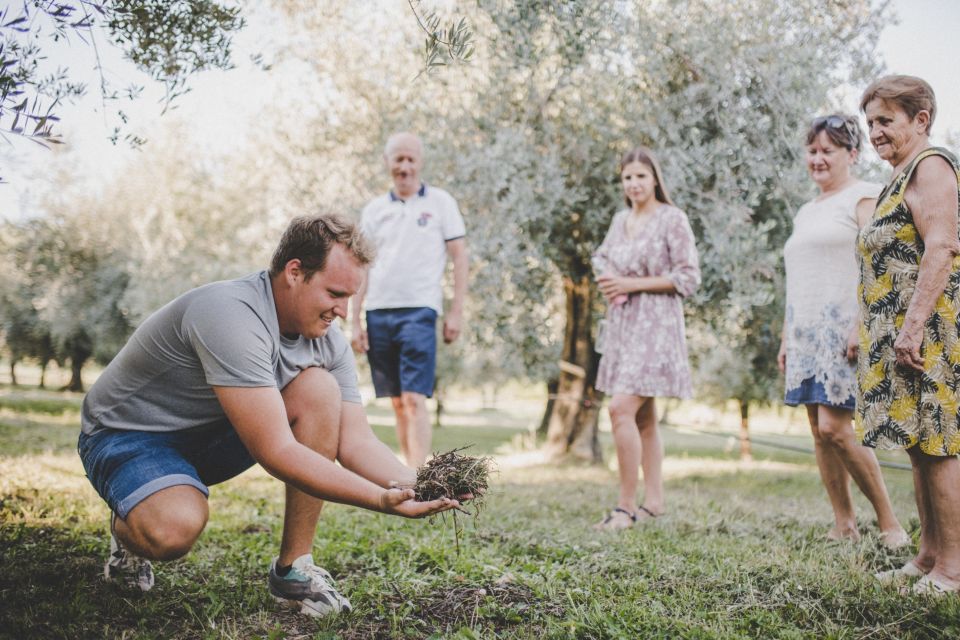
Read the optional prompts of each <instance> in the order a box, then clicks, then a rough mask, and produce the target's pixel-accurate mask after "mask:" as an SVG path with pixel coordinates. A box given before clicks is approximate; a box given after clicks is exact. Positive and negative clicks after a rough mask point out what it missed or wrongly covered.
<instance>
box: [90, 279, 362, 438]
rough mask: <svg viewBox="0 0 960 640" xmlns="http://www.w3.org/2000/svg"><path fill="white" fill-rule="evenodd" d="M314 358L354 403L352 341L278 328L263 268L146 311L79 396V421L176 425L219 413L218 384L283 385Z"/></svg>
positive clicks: (152, 427) (336, 334)
mask: <svg viewBox="0 0 960 640" xmlns="http://www.w3.org/2000/svg"><path fill="white" fill-rule="evenodd" d="M309 367H320V368H323V369H326V370H327V371H329V372H330V373H331V374H332V375H333V376H334V378H336V380H337V382H338V383H339V384H340V393H341V397H342V398H343V400H344V401H345V402H360V391H359V390H358V388H357V371H356V365H355V362H354V358H353V352H352V351H351V350H350V343H349V341H348V340H347V339H346V337H344V335H343V333H342V332H341V330H340V328H339V327H338V326H337V325H332V326H331V327H330V329H329V330H328V331H327V333H326V335H324V336H323V337H321V338H315V339H313V340H306V339H304V338H303V337H302V336H297V337H296V338H287V337H285V336H282V335H281V334H280V327H279V324H278V321H277V311H276V307H275V306H274V301H273V290H272V289H271V287H270V276H269V275H268V274H267V272H266V271H261V272H259V273H254V274H251V275H249V276H246V277H244V278H239V279H237V280H226V281H223V282H214V283H213V284H208V285H206V286H203V287H199V288H197V289H193V290H192V291H188V292H187V293H185V294H183V295H182V296H180V297H178V298H176V299H175V300H173V301H172V302H170V303H169V304H167V305H166V306H164V307H162V308H161V309H159V310H158V311H156V312H154V313H153V315H151V316H150V317H149V318H147V319H146V320H145V321H144V322H143V324H142V325H140V327H139V328H138V329H137V330H136V331H135V332H134V333H133V335H132V336H131V337H130V340H129V341H128V342H127V344H126V345H125V346H124V347H123V349H121V350H120V353H118V354H117V357H115V358H114V359H113V361H112V362H111V363H110V364H109V366H107V368H106V369H104V371H103V373H102V374H101V375H100V378H99V379H98V380H97V381H96V383H94V385H93V387H91V388H90V392H89V393H87V396H86V398H84V401H83V410H82V412H81V415H80V421H81V428H82V429H83V432H84V433H87V434H90V433H93V432H94V431H95V430H97V429H99V428H102V427H109V428H112V429H130V430H134V431H177V430H180V429H189V428H191V427H198V426H202V425H206V424H210V423H211V422H215V421H219V420H223V419H225V418H226V414H225V413H224V411H223V407H221V406H220V401H219V400H217V397H216V395H215V394H214V392H213V388H212V387H213V386H222V387H276V388H278V389H283V388H284V387H285V386H286V385H287V384H288V383H289V382H290V381H291V380H293V379H294V378H295V377H296V376H297V375H298V374H299V373H300V371H302V370H303V369H307V368H309Z"/></svg>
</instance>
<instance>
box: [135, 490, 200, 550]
mask: <svg viewBox="0 0 960 640" xmlns="http://www.w3.org/2000/svg"><path fill="white" fill-rule="evenodd" d="M181 488H182V489H188V488H187V487H181ZM188 491H189V489H188ZM180 495H181V496H183V495H184V494H183V493H182V492H181V494H180ZM168 497H172V496H168ZM149 500H150V498H148V499H147V500H146V501H144V502H143V503H141V504H140V505H138V506H137V507H134V509H133V511H131V512H130V513H129V514H128V516H127V519H126V521H125V522H126V525H127V528H129V529H130V531H131V532H132V533H133V535H134V537H135V538H137V539H138V540H140V541H141V543H142V544H143V545H144V546H145V547H146V548H147V549H148V550H149V552H150V554H149V555H150V558H151V559H152V560H176V559H177V558H181V557H183V556H184V555H186V554H187V552H189V551H190V549H191V548H193V545H194V543H196V541H197V538H199V537H200V534H201V533H203V529H204V527H205V526H206V525H207V517H208V515H209V511H208V508H207V501H206V498H205V497H204V496H203V495H202V494H200V493H199V492H196V495H192V494H191V495H190V496H189V498H188V499H186V500H182V499H175V500H169V499H166V498H163V499H158V500H155V501H153V502H152V503H151V502H149Z"/></svg>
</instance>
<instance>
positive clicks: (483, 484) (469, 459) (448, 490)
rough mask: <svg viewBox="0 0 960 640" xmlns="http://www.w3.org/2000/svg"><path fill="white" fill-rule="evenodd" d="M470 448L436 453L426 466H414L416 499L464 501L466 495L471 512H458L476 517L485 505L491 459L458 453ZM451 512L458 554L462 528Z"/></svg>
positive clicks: (491, 465)
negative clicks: (415, 468) (470, 505)
mask: <svg viewBox="0 0 960 640" xmlns="http://www.w3.org/2000/svg"><path fill="white" fill-rule="evenodd" d="M467 448H469V447H460V448H459V449H453V450H452V451H447V452H446V453H435V454H434V455H433V457H432V458H430V460H428V461H427V463H426V464H425V465H423V466H422V467H420V468H419V469H417V483H416V485H414V487H413V491H414V495H415V497H416V499H417V500H419V501H428V500H438V499H440V498H452V499H454V500H463V499H464V497H465V496H470V498H468V499H469V500H470V502H471V504H472V505H473V511H472V512H471V511H467V510H466V509H464V508H462V507H461V508H458V509H457V511H460V512H461V513H465V514H467V515H469V516H476V515H477V514H479V513H480V511H481V509H483V506H484V497H485V496H486V493H487V489H488V488H489V486H490V472H491V470H492V468H493V464H494V463H493V458H491V457H490V456H465V455H462V454H461V453H460V452H461V451H463V450H464V449H467ZM451 513H453V535H454V539H455V540H456V543H457V555H459V554H460V534H461V531H462V529H461V527H460V526H459V524H458V522H457V514H456V512H451Z"/></svg>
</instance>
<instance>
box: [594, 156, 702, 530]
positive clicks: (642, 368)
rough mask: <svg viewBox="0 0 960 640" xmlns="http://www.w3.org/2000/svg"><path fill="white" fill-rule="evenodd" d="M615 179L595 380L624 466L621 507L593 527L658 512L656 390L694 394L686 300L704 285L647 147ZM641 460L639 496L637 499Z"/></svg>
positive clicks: (601, 254) (601, 279)
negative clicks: (616, 203) (617, 202)
mask: <svg viewBox="0 0 960 640" xmlns="http://www.w3.org/2000/svg"><path fill="white" fill-rule="evenodd" d="M620 180H621V184H622V186H623V192H624V197H625V200H626V203H627V206H628V208H627V209H625V210H623V211H620V212H619V213H617V214H616V215H615V216H614V217H613V221H612V222H611V224H610V229H609V230H608V231H607V236H606V237H605V238H604V240H603V243H602V244H601V245H600V247H599V248H598V249H597V251H596V253H595V254H594V269H595V271H596V272H597V273H596V275H597V283H598V285H599V287H600V291H601V292H602V293H603V296H604V298H605V299H606V300H607V303H608V308H607V316H606V321H605V331H604V337H603V347H602V350H603V356H602V357H601V359H600V369H599V372H598V374H597V384H596V386H597V389H599V390H601V391H603V392H605V393H606V394H608V395H609V396H611V400H610V407H609V411H610V420H611V423H612V425H613V439H614V442H615V444H616V448H617V462H618V464H619V469H620V470H619V475H620V497H619V500H618V501H617V506H616V507H615V508H614V509H613V510H612V511H611V512H610V513H609V514H608V515H607V516H606V517H605V518H604V519H603V520H602V521H601V522H600V523H598V524H597V525H595V528H597V529H624V528H627V527H630V526H632V525H633V524H634V523H636V522H638V521H644V520H647V519H650V518H655V517H657V516H659V515H660V514H662V513H663V511H664V498H663V476H662V473H661V466H662V463H663V443H662V442H661V440H660V432H659V430H658V427H657V420H656V409H655V407H654V398H655V397H656V396H672V397H675V398H689V397H690V396H691V395H692V385H691V382H690V367H689V363H688V360H687V345H686V339H685V336H684V322H683V304H682V302H683V298H684V297H685V296H688V295H690V294H691V293H693V291H694V290H695V289H696V288H697V286H698V285H699V284H700V267H699V264H698V261H697V247H696V244H695V243H694V238H693V232H692V231H691V229H690V223H689V222H688V220H687V216H686V214H685V213H684V212H683V211H681V210H680V209H678V208H677V207H675V206H674V205H673V203H672V202H671V201H670V197H669V196H668V195H667V189H666V186H665V185H664V183H663V177H662V173H661V172H660V167H659V165H658V163H657V160H656V158H655V156H654V155H653V153H652V152H651V151H650V150H649V149H646V148H643V147H639V148H636V149H633V150H632V151H630V152H628V153H627V154H626V155H624V156H623V159H622V160H621V162H620ZM640 467H643V485H644V499H643V501H642V502H641V503H640V504H639V505H638V504H637V484H638V482H637V480H638V478H637V473H638V470H639V468H640Z"/></svg>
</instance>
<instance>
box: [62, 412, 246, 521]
mask: <svg viewBox="0 0 960 640" xmlns="http://www.w3.org/2000/svg"><path fill="white" fill-rule="evenodd" d="M77 452H78V453H79V454H80V459H81V460H82V461H83V468H84V470H85V471H86V472H87V478H89V479H90V483H91V484H93V487H94V489H96V490H97V493H99V494H100V497H102V498H103V499H104V500H106V502H107V504H108V505H109V506H110V509H112V510H113V512H114V513H116V514H117V515H118V516H120V518H122V519H126V517H127V514H128V513H130V510H131V509H133V508H134V507H135V506H136V505H137V504H139V503H140V502H141V501H142V500H144V499H145V498H147V497H149V496H151V495H153V494H154V493H156V492H157V491H160V490H162V489H166V488H168V487H173V486H177V485H189V486H191V487H196V489H197V490H198V491H200V492H201V493H203V494H204V495H205V496H209V495H210V490H209V489H207V486H208V485H213V484H217V483H218V482H223V481H224V480H228V479H230V478H232V477H234V476H236V475H239V474H240V473H242V472H243V471H245V470H246V469H249V468H250V467H252V466H253V465H254V463H255V461H254V459H253V456H251V455H250V453H249V452H248V451H247V448H246V447H245V446H244V445H243V443H242V442H241V441H240V437H239V436H238V435H237V432H236V430H235V429H234V428H233V425H232V424H230V422H229V421H227V420H223V421H220V422H215V423H212V424H209V425H204V426H202V427H194V428H191V429H182V430H180V431H129V430H126V429H106V428H104V429H99V430H97V431H95V432H94V433H93V434H92V435H87V434H85V433H81V434H80V440H79V441H78V442H77Z"/></svg>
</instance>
